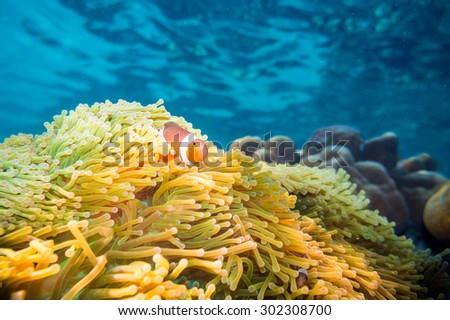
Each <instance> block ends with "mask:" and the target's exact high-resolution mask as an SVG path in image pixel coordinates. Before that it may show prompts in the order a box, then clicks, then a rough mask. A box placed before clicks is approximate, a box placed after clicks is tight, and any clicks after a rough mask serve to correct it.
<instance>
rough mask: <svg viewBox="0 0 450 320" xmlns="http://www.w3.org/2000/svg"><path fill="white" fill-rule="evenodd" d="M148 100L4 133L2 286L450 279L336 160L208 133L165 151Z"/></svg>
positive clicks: (375, 294) (271, 294)
mask: <svg viewBox="0 0 450 320" xmlns="http://www.w3.org/2000/svg"><path fill="white" fill-rule="evenodd" d="M167 121H174V122H176V123H178V124H179V125H180V126H182V127H183V128H186V129H187V130H189V131H190V132H192V133H193V134H195V135H196V136H197V137H199V138H203V139H206V137H205V136H202V135H201V133H200V131H199V130H195V129H193V128H192V125H191V124H189V123H187V122H186V121H185V120H184V119H183V118H179V117H174V116H171V115H170V114H169V113H168V112H167V111H166V109H165V108H164V106H163V105H162V101H158V102H157V103H156V104H154V105H149V106H145V107H143V106H141V105H140V104H138V103H127V102H125V101H122V100H121V101H119V102H118V103H117V104H113V103H111V102H109V101H106V102H105V103H100V104H99V103H96V104H94V105H93V106H91V107H89V106H87V105H79V106H78V107H77V108H76V109H75V110H74V111H70V112H66V111H64V112H63V113H62V114H61V115H59V116H55V117H54V121H53V122H52V123H51V124H50V123H46V124H45V127H46V129H47V131H46V132H45V133H43V134H42V135H36V136H29V135H18V136H12V137H10V138H8V139H6V140H5V141H4V143H3V144H0V159H1V167H0V296H1V297H2V298H6V299H210V298H214V299H416V298H427V297H442V294H443V293H444V292H445V290H447V289H448V288H449V286H450V282H449V279H448V276H447V274H446V272H445V269H446V268H447V265H446V263H443V262H442V255H444V254H446V253H447V252H444V253H442V254H441V255H437V256H430V253H429V252H428V251H422V252H417V251H415V250H414V245H413V243H412V241H411V240H409V239H407V238H405V237H404V236H397V235H396V234H395V233H394V229H393V226H394V225H393V223H389V222H388V221H387V220H386V219H385V218H383V217H381V216H380V215H379V214H378V212H377V211H372V210H369V209H367V204H368V200H367V199H366V198H365V196H364V192H362V191H361V192H359V193H355V188H356V186H355V185H354V184H352V183H351V182H349V176H348V175H347V174H346V173H345V172H344V171H343V170H339V171H337V172H336V171H334V170H326V169H319V168H309V167H305V166H301V165H295V166H289V165H270V164H265V163H262V162H258V161H256V160H255V159H253V158H251V157H249V156H246V155H245V154H243V153H242V152H241V151H239V150H230V151H228V152H226V153H224V152H221V150H217V149H215V148H214V146H212V145H211V146H210V156H209V158H208V161H205V162H204V163H201V164H199V165H196V166H187V165H185V164H183V163H180V162H179V161H175V160H176V159H175V160H174V161H171V162H169V163H164V162H162V159H163V158H164V155H166V154H167V152H168V150H164V148H163V147H162V143H161V136H160V135H159V130H160V129H161V128H162V127H163V126H164V123H166V122H167Z"/></svg>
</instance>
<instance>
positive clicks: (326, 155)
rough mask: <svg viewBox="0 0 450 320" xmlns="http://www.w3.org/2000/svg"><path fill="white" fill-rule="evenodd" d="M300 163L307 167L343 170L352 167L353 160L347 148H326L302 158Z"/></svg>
mask: <svg viewBox="0 0 450 320" xmlns="http://www.w3.org/2000/svg"><path fill="white" fill-rule="evenodd" d="M301 163H302V164H304V165H306V166H308V167H319V168H335V169H339V168H343V169H345V168H347V167H349V166H351V165H353V164H354V163H355V160H354V158H353V155H352V153H351V151H350V150H349V149H348V148H346V147H338V148H336V147H335V146H327V147H326V148H324V149H322V151H320V152H319V153H316V154H310V155H308V156H305V157H303V159H302V160H301Z"/></svg>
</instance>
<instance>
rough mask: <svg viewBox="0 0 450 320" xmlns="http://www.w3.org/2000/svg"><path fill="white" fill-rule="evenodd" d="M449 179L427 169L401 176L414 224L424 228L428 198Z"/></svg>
mask: <svg viewBox="0 0 450 320" xmlns="http://www.w3.org/2000/svg"><path fill="white" fill-rule="evenodd" d="M446 181H447V178H446V177H444V176H443V175H441V174H439V173H436V172H432V171H426V170H420V171H417V172H412V173H409V174H406V175H404V176H402V177H400V180H399V183H400V186H401V187H400V192H401V193H402V194H403V197H404V198H405V200H406V203H407V204H408V208H409V213H410V219H411V223H412V225H413V226H414V227H415V228H416V229H417V230H421V229H422V228H423V210H424V208H425V204H426V203H427V201H428V199H430V197H431V196H432V195H433V194H434V193H435V192H436V190H437V189H438V188H439V187H440V186H442V185H443V184H444V183H445V182H446Z"/></svg>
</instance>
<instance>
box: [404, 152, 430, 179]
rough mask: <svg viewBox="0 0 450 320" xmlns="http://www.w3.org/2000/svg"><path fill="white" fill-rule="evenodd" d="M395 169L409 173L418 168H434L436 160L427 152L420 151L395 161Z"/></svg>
mask: <svg viewBox="0 0 450 320" xmlns="http://www.w3.org/2000/svg"><path fill="white" fill-rule="evenodd" d="M397 170H398V171H399V172H400V173H403V174H404V173H410V172H415V171H419V170H430V171H434V170H436V161H434V159H433V158H432V157H431V156H430V155H429V154H428V153H422V154H419V155H418V156H414V157H410V158H408V159H404V160H401V161H399V162H398V163H397Z"/></svg>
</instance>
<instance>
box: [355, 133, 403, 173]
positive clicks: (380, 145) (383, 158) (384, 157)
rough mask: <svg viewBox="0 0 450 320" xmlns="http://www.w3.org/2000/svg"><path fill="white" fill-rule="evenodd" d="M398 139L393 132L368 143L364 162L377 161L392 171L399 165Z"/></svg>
mask: <svg viewBox="0 0 450 320" xmlns="http://www.w3.org/2000/svg"><path fill="white" fill-rule="evenodd" d="M397 148H398V138H397V136H396V135H395V134H394V133H392V132H387V133H385V134H383V135H382V136H380V137H376V138H373V139H371V140H368V141H366V145H365V148H364V151H363V154H362V159H363V160H368V161H376V162H379V163H381V164H382V165H383V166H385V168H386V169H388V170H391V169H393V168H395V165H396V164H397Z"/></svg>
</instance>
